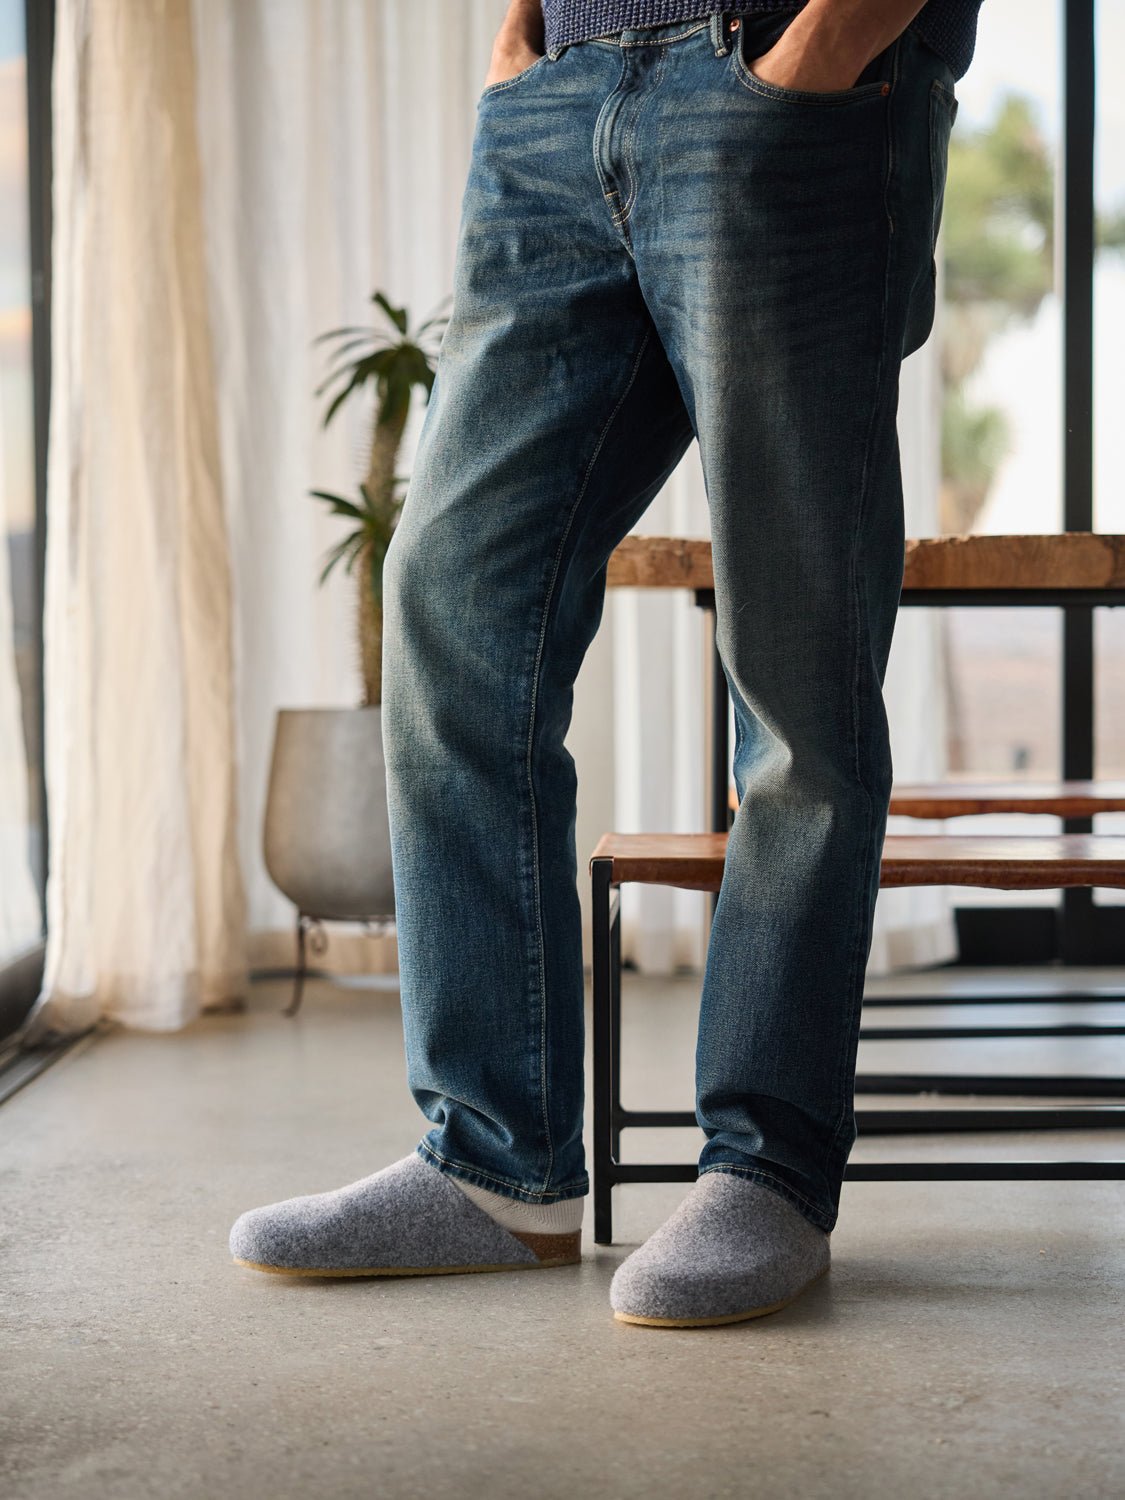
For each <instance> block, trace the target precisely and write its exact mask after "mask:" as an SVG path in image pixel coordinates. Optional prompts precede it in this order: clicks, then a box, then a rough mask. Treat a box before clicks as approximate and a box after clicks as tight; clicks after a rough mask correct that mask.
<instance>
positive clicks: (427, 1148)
mask: <svg viewBox="0 0 1125 1500" xmlns="http://www.w3.org/2000/svg"><path fill="white" fill-rule="evenodd" d="M415 1150H416V1151H417V1152H418V1153H419V1155H422V1156H432V1157H433V1159H434V1161H439V1162H441V1164H442V1166H443V1167H451V1168H453V1169H454V1170H453V1172H452V1173H450V1175H455V1174H459V1175H460V1176H462V1177H464V1178H465V1179H466V1181H468V1182H477V1179H478V1178H479V1179H481V1181H479V1182H477V1186H478V1187H484V1185H485V1183H486V1182H494V1183H496V1185H497V1186H498V1187H504V1188H509V1189H510V1190H511V1196H512V1197H516V1195H517V1194H519V1193H530V1194H531V1195H532V1196H533V1197H534V1198H535V1199H536V1200H538V1199H544V1198H550V1199H553V1200H559V1201H563V1200H565V1199H571V1198H585V1197H588V1196H589V1192H590V1182H589V1178H586V1179H585V1180H580V1181H578V1182H571V1183H567V1184H565V1185H564V1186H563V1187H560V1188H555V1189H554V1190H553V1191H551V1190H550V1189H546V1190H544V1191H541V1192H537V1191H536V1189H535V1188H525V1187H522V1186H521V1185H520V1184H519V1183H518V1182H511V1181H510V1180H509V1179H508V1178H507V1177H496V1176H494V1175H493V1173H491V1172H485V1171H483V1170H482V1169H481V1168H480V1167H470V1166H468V1165H467V1164H466V1163H465V1162H461V1161H454V1160H453V1159H452V1157H448V1156H443V1155H442V1154H441V1152H440V1151H435V1150H434V1148H433V1147H432V1146H431V1145H430V1143H429V1142H428V1141H419V1142H418V1145H417V1146H416V1147H415ZM517 1201H518V1202H521V1203H522V1202H526V1201H527V1200H526V1199H522V1198H517Z"/></svg>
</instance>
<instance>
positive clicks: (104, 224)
mask: <svg viewBox="0 0 1125 1500" xmlns="http://www.w3.org/2000/svg"><path fill="white" fill-rule="evenodd" d="M505 8H506V7H505V3H504V0H431V3H427V4H426V5H424V6H420V5H417V4H416V3H414V0H379V3H371V0H239V3H238V4H237V5H232V4H230V3H229V0H161V3H159V4H153V5H135V4H134V3H132V0H58V22H57V55H56V65H55V66H56V72H55V80H54V103H55V146H56V162H55V172H56V177H55V244H54V256H55V291H54V295H55V307H54V348H53V359H54V393H53V405H52V418H51V454H50V464H49V471H50V472H49V484H48V488H49V497H48V509H49V532H50V538H49V562H48V570H49V581H48V599H47V622H46V623H47V650H48V683H47V690H48V721H47V731H48V750H47V753H48V796H49V798H50V810H51V828H52V843H51V872H50V879H49V891H48V906H49V920H50V926H51V932H50V937H49V943H48V964H47V978H46V981H45V984H44V992H43V995H42V996H41V1003H40V1009H39V1013H38V1016H37V1022H38V1025H39V1028H40V1029H42V1028H44V1027H45V1026H47V1025H54V1026H56V1027H58V1028H66V1027H74V1026H77V1025H80V1024H83V1023H84V1022H88V1021H89V1020H91V1019H93V1018H95V1017H96V1016H98V1015H109V1016H113V1017H116V1018H117V1019H120V1020H122V1021H125V1022H126V1023H128V1024H133V1025H137V1026H147V1027H154V1028H163V1029H172V1028H175V1027H178V1026H181V1025H183V1024H185V1023H186V1022H187V1021H190V1020H191V1019H192V1018H193V1017H194V1016H195V1015H197V1014H198V1013H199V1011H200V1009H201V1008H204V1007H206V1006H207V1005H208V1004H212V1003H220V1002H222V1001H224V1000H226V999H228V998H230V997H232V996H237V995H238V994H240V993H242V992H243V991H244V989H245V982H246V973H247V966H248V964H258V963H269V962H276V961H287V960H288V959H289V957H290V943H291V936H290V934H291V926H292V920H293V912H292V908H291V907H290V906H289V904H288V902H286V901H285V900H284V899H283V898H282V897H281V896H280V895H279V894H278V893H277V892H276V891H275V890H274V889H273V887H272V885H271V883H270V881H269V879H268V876H267V874H266V872H265V868H264V864H263V861H262V856H261V826H262V815H263V809H264V803H265V796H266V787H267V777H268V767H269V753H270V747H271V742H272V734H273V725H274V717H275V714H276V711H277V709H278V708H279V707H283V706H284V707H295V706H296V707H299V706H313V705H322V706H333V705H340V706H344V705H349V704H353V703H355V702H357V701H358V689H359V683H358V677H357V672H356V664H355V650H354V645H353V639H352V600H351V589H350V586H349V583H350V581H348V580H345V579H343V578H339V579H334V580H333V581H332V582H331V583H330V584H329V586H328V587H325V588H319V587H318V586H317V576H318V574H319V570H320V566H321V564H322V561H323V558H324V555H325V553H326V551H327V549H328V548H329V546H330V545H331V544H332V542H333V541H334V540H336V539H337V537H338V535H339V533H338V530H337V525H338V523H336V522H334V521H333V520H332V519H331V518H330V517H328V516H327V515H326V513H325V512H324V509H323V507H322V506H321V505H320V504H319V503H318V502H316V501H314V500H313V499H311V498H310V497H309V494H308V491H309V490H310V489H311V488H314V487H315V488H324V489H340V490H347V489H348V488H351V487H354V485H355V482H356V477H357V474H358V473H359V472H361V465H362V459H363V446H364V444H365V442H366V440H367V436H368V432H369V424H368V417H367V414H366V413H365V412H363V411H360V410H358V409H352V410H349V409H348V408H347V407H345V408H344V410H343V411H342V412H341V413H340V414H339V415H338V417H337V418H336V420H335V421H334V423H333V424H332V425H331V426H330V427H329V428H328V429H327V430H324V429H323V428H322V426H321V418H322V415H323V410H324V404H325V403H324V399H323V398H317V397H316V396H315V395H314V391H315V387H316V386H317V384H318V383H319V382H320V380H321V379H322V378H323V377H324V374H325V372H326V361H325V358H324V354H323V346H319V347H317V348H314V346H313V340H314V339H315V338H316V336H317V335H318V334H321V333H323V332H325V331H326V330H328V329H331V328H335V327H339V326H342V325H345V324H354V323H362V322H369V321H371V320H372V317H373V314H374V309H373V308H372V307H371V304H370V302H369V298H370V294H371V292H372V291H373V290H375V289H376V288H380V289H382V290H384V291H385V292H386V293H387V295H388V296H389V297H390V298H391V300H392V301H394V302H397V303H401V304H404V305H406V306H407V307H408V308H409V310H410V312H411V314H412V315H413V316H414V317H416V318H418V317H421V316H423V315H424V314H426V313H428V312H430V311H431V310H432V309H433V308H434V307H435V306H436V305H437V303H438V302H439V301H440V300H441V299H442V298H443V297H445V296H446V294H447V293H448V291H449V289H450V286H451V282H452V269H453V255H454V250H455V243H456V233H457V225H458V220H459V214H460V203H461V196H462V192H463V188H464V181H465V173H466V170H467V166H468V159H469V151H470V146H471V141H472V132H473V125H474V120H475V104H476V99H477V96H478V94H479V91H480V87H481V85H482V83H483V79H484V75H485V71H486V69H487V65H488V56H489V49H490V47H491V42H492V37H493V35H494V33H495V30H496V27H497V25H498V24H499V20H500V17H501V16H502V14H503V12H504V10H505ZM421 417H422V408H421V407H418V408H417V409H416V410H415V413H414V416H413V419H412V423H411V425H410V427H409V428H408V431H407V437H406V442H405V445H404V452H403V458H402V463H401V469H400V472H408V471H409V466H410V453H411V450H412V446H413V443H414V441H415V439H416V434H417V429H418V425H419V424H420V421H421ZM696 469H697V460H696V459H695V456H694V453H692V454H689V455H688V459H687V460H686V461H685V464H684V465H683V466H682V468H681V471H680V472H679V473H678V474H677V475H676V476H675V477H674V478H673V480H672V481H671V483H670V484H669V486H668V487H667V489H666V491H665V494H664V495H662V496H661V497H660V498H659V499H658V500H657V501H656V502H655V504H654V505H653V507H652V509H651V510H650V512H649V515H648V516H647V517H646V519H645V529H647V530H657V531H663V532H679V533H682V534H688V535H693V534H694V535H705V534H706V506H705V502H704V500H703V495H702V486H701V481H700V480H699V478H698V474H697V473H696V472H695V470H696ZM926 649H928V647H927V645H926V642H925V640H920V641H919V650H921V651H925V650H926ZM706 671H707V665H706V654H705V647H704V636H703V631H702V621H701V619H700V617H699V615H698V612H697V611H696V610H695V609H694V607H693V606H692V604H691V602H690V600H688V599H686V598H684V597H681V596H670V595H661V596H657V597H653V596H642V595H639V594H633V595H624V594H621V595H616V596H615V597H614V598H613V599H612V600H611V602H610V605H609V606H608V607H607V610H606V613H605V617H604V625H603V629H602V631H601V632H600V634H599V638H598V640H597V641H596V642H595V644H594V647H593V648H592V650H591V653H590V657H589V659H588V661H587V665H586V667H585V669H584V671H583V674H582V679H581V681H580V683H579V688H578V692H577V694H576V705H575V718H574V724H573V728H572V732H571V736H570V745H571V749H572V750H573V752H574V754H575V758H576V760H577V762H578V770H579V779H580V807H579V824H578V848H579V871H580V876H582V875H583V874H584V870H585V859H586V857H587V856H588V854H589V851H590V849H591V848H592V846H593V843H594V841H595V840H596V838H597V836H598V834H599V833H601V832H602V831H603V830H605V829H607V828H611V827H618V828H627V827H640V828H644V827H654V828H666V827H669V826H678V827H685V828H693V827H702V826H705V823H704V819H705V810H704V806H703V790H702V789H703V765H704V745H703V739H702V724H703V697H702V694H703V688H704V683H705V681H706ZM912 680H913V677H912V674H911V673H910V672H908V673H905V674H904V675H903V684H904V691H905V689H906V687H907V686H908V685H909V683H910V682H911V681H912ZM913 713H914V709H913V707H911V709H910V712H909V713H908V712H907V711H906V708H905V705H904V707H903V712H902V713H901V714H900V715H899V716H898V719H896V724H897V723H898V721H899V719H900V720H901V728H900V733H901V732H906V733H915V732H916V733H918V734H919V735H922V734H924V729H923V728H922V726H921V724H920V722H919V721H918V720H917V719H916V717H915V718H911V716H910V715H911V714H913ZM899 765H900V768H903V767H904V768H905V770H906V773H907V774H913V773H914V772H913V766H912V765H911V762H910V761H909V759H906V760H902V759H900V761H899ZM920 770H921V766H920V765H919V771H920ZM582 894H583V899H584V901H585V900H586V891H585V882H584V881H583V882H582ZM894 894H900V893H894ZM639 900H640V906H639V909H638V910H637V911H636V912H634V913H632V914H631V917H630V920H631V923H632V926H631V928H630V933H631V935H630V944H631V949H632V952H633V956H635V957H636V958H637V959H638V960H639V962H640V963H641V965H642V967H646V968H656V969H660V968H668V967H675V966H677V965H681V964H692V963H697V962H698V961H699V960H700V958H701V956H702V938H703V929H702V907H701V905H700V901H699V898H698V897H696V896H693V895H691V894H690V893H675V892H652V893H641V895H640V897H639ZM933 910H934V911H936V910H937V908H936V907H935V908H934V909H933ZM932 914H933V913H932V912H930V910H929V908H926V909H923V908H922V907H919V908H918V909H910V910H905V911H904V913H903V915H902V917H901V919H900V923H899V925H900V926H902V927H903V928H904V930H906V931H910V930H914V929H915V928H918V929H919V930H920V928H921V926H922V925H924V924H925V923H927V922H929V921H930V918H931V915H932ZM332 938H333V941H332V944H331V946H330V949H329V953H328V955H327V958H326V961H327V962H328V963H330V964H336V965H339V966H340V967H344V968H353V969H354V968H357V967H380V966H384V965H386V966H389V965H390V964H391V963H393V948H392V949H391V950H390V951H389V952H387V951H384V950H382V949H379V948H378V947H377V946H373V944H374V940H372V939H363V938H362V937H361V936H359V935H357V934H356V932H355V930H354V929H351V930H347V929H333V932H332ZM934 947H935V943H934V941H933V940H930V948H931V949H933V948H934ZM908 949H909V943H908V944H907V947H906V948H903V946H902V945H901V944H900V945H899V951H900V952H908Z"/></svg>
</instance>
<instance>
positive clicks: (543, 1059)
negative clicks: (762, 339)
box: [527, 326, 652, 1192]
mask: <svg viewBox="0 0 1125 1500" xmlns="http://www.w3.org/2000/svg"><path fill="white" fill-rule="evenodd" d="M651 337H652V328H651V326H650V327H649V328H647V329H646V330H645V336H644V338H643V339H642V340H641V347H640V348H639V349H638V351H637V356H636V358H635V359H634V361H633V368H632V370H631V371H630V372H629V379H628V380H627V381H626V383H625V389H624V390H623V391H622V392H621V395H620V396H619V397H618V400H617V404H616V405H615V406H614V408H613V410H612V411H611V412H610V414H609V416H608V417H607V418H606V421H605V425H604V426H603V428H602V430H601V433H600V434H599V436H598V441H597V443H596V444H595V445H594V451H593V453H592V454H591V455H590V462H589V463H588V464H587V465H586V472H585V474H584V475H583V476H582V484H581V485H580V487H579V490H578V494H577V496H576V497H575V500H574V504H573V505H572V506H571V508H570V514H569V515H568V516H567V520H566V525H565V527H564V528H563V534H562V536H561V538H560V539H559V546H558V551H557V552H556V553H555V566H554V570H553V572H552V573H551V578H550V582H549V583H548V585H547V595H546V598H545V599H544V601H543V620H542V624H541V626H540V629H539V644H538V647H537V650H536V653H535V662H534V665H533V667H532V677H531V703H530V705H529V713H528V729H527V789H528V798H529V804H530V808H531V852H532V881H533V884H534V887H535V928H536V937H537V938H538V942H539V996H540V1002H539V1017H540V1019H539V1028H540V1030H539V1080H540V1091H541V1094H540V1097H541V1102H542V1106H543V1128H544V1131H545V1133H546V1138H547V1175H546V1177H545V1179H544V1183H545V1184H546V1183H548V1182H550V1180H551V1173H552V1172H553V1171H554V1166H555V1149H554V1141H553V1139H552V1136H551V1111H550V1101H549V1098H548V1092H547V965H546V952H545V948H544V941H543V892H542V887H541V883H540V878H539V819H538V816H537V813H536V800H535V765H534V751H535V722H536V709H537V706H538V703H539V675H540V671H541V669H542V665H543V651H544V647H545V644H546V640H547V625H548V621H549V620H550V615H551V602H552V600H553V599H554V594H555V584H556V582H557V581H558V576H559V569H560V568H561V566H562V558H563V553H564V552H565V551H566V543H567V538H568V537H569V536H570V531H571V527H572V526H573V525H574V518H575V516H576V515H577V514H578V511H579V509H580V507H581V505H582V501H583V500H584V499H585V496H586V490H587V488H588V487H589V484H590V476H591V475H592V474H593V472H594V466H595V465H596V463H597V461H598V456H599V454H600V453H601V451H602V447H603V445H604V443H605V440H606V438H607V437H608V435H609V430H610V428H611V427H612V426H613V424H614V422H615V421H616V420H617V413H618V412H619V411H620V410H621V408H622V406H623V405H624V404H625V400H626V398H627V396H628V395H629V392H630V391H631V390H632V389H633V384H634V382H635V380H636V378H637V372H638V371H639V370H640V367H641V361H642V359H643V358H644V354H645V350H646V349H647V348H648V342H649V339H650V338H651ZM540 1191H542V1192H546V1191H547V1189H546V1186H545V1185H544V1187H543V1188H542V1189H541V1190H540Z"/></svg>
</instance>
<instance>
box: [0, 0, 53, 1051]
mask: <svg viewBox="0 0 1125 1500" xmlns="http://www.w3.org/2000/svg"><path fill="white" fill-rule="evenodd" d="M24 34H25V42H26V57H27V63H26V67H27V148H28V163H27V166H28V171H27V180H28V200H29V201H28V228H29V235H28V253H29V260H30V270H31V358H32V420H33V423H34V428H35V432H34V455H35V578H34V585H33V587H34V601H35V610H34V617H35V638H34V639H35V662H36V684H37V688H38V700H39V701H38V705H37V718H38V722H37V732H38V742H39V743H38V773H39V785H40V787H41V789H42V801H41V805H40V819H39V838H40V841H41V842H40V851H39V853H40V858H39V870H40V872H41V874H40V881H39V892H38V894H39V905H40V918H41V920H40V937H39V941H38V942H37V943H34V944H32V946H31V947H30V948H28V949H26V950H25V951H24V952H22V953H17V954H15V955H9V956H6V957H5V960H4V962H3V963H2V964H0V1043H2V1042H3V1039H4V1038H5V1037H7V1036H10V1035H11V1034H12V1032H14V1031H16V1030H17V1029H18V1028H19V1026H20V1025H21V1024H22V1022H23V1021H24V1019H25V1017H26V1016H27V1014H28V1012H29V1011H30V1010H31V1008H32V1006H33V1005H34V1004H35V1001H36V999H37V997H38V994H39V991H40V988H41V986H42V980H43V958H44V951H45V944H46V933H47V897H46V882H47V850H48V822H47V820H48V807H47V792H46V787H47V782H46V756H45V722H44V720H45V701H46V699H45V692H44V686H45V684H44V672H43V599H44V593H45V578H46V555H47V437H48V421H49V416H50V407H51V177H52V170H51V163H52V138H51V76H52V66H53V61H54V48H55V0H24Z"/></svg>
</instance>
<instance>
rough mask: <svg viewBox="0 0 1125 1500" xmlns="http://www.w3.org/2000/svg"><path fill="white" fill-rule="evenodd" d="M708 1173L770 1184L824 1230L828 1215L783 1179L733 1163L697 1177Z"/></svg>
mask: <svg viewBox="0 0 1125 1500" xmlns="http://www.w3.org/2000/svg"><path fill="white" fill-rule="evenodd" d="M710 1172H737V1173H738V1174H739V1175H740V1176H742V1177H752V1178H755V1179H756V1180H760V1181H761V1182H763V1183H765V1182H768V1183H771V1184H773V1185H774V1186H776V1187H777V1189H778V1192H779V1194H780V1195H781V1196H783V1197H786V1198H789V1199H790V1200H791V1201H792V1202H793V1203H800V1204H803V1205H804V1207H805V1208H807V1209H808V1210H809V1213H810V1214H813V1215H815V1216H816V1219H817V1222H818V1224H819V1225H820V1227H821V1228H824V1227H825V1226H826V1225H827V1223H828V1219H829V1215H828V1214H826V1213H825V1212H824V1211H823V1210H822V1209H819V1208H817V1206H816V1204H815V1203H814V1202H813V1201H812V1199H811V1198H806V1197H805V1195H804V1194H803V1193H799V1192H798V1191H797V1190H796V1188H794V1187H791V1186H790V1184H789V1183H788V1182H786V1181H785V1179H784V1178H783V1177H775V1176H774V1174H773V1173H772V1172H767V1171H765V1170H764V1169H763V1168H762V1167H740V1166H737V1165H736V1164H735V1163H734V1162H716V1163H715V1165H714V1166H713V1167H704V1168H703V1170H702V1171H701V1172H700V1174H699V1175H700V1177H706V1176H707V1175H708V1173H710Z"/></svg>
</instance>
